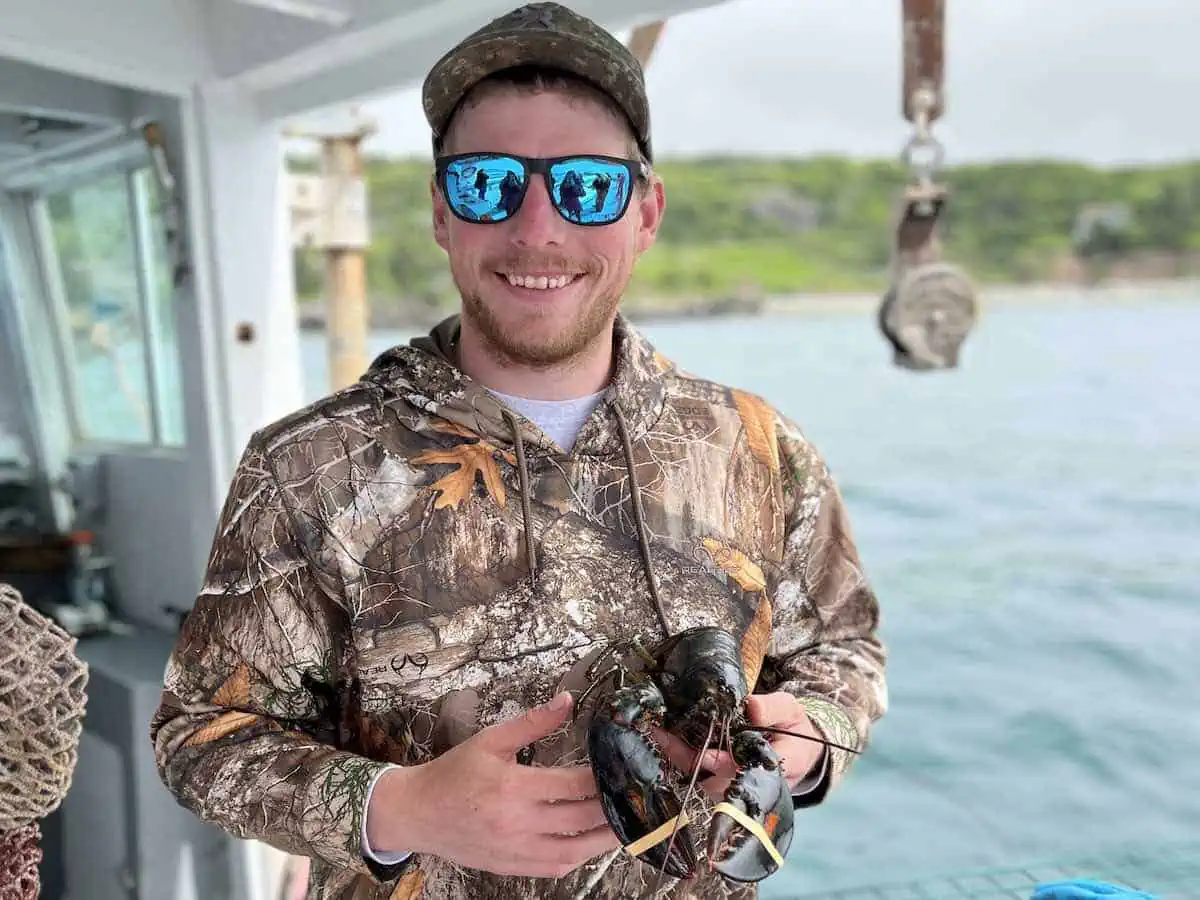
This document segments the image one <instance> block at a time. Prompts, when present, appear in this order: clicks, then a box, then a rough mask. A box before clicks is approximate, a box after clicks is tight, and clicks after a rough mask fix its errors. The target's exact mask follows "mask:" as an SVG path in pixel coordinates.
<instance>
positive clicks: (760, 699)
mask: <svg viewBox="0 0 1200 900" xmlns="http://www.w3.org/2000/svg"><path fill="white" fill-rule="evenodd" d="M746 715H747V718H749V720H750V723H751V724H752V725H769V726H772V727H774V728H782V729H784V730H785V731H794V732H796V733H798V734H806V735H809V736H810V737H814V738H820V737H821V734H820V732H818V731H817V729H816V727H815V726H814V725H813V724H812V722H811V721H810V720H809V718H808V716H807V715H805V714H804V707H803V706H802V705H801V704H800V701H799V700H797V699H796V698H795V697H793V696H792V695H791V694H788V693H786V692H784V691H777V692H775V693H774V694H752V695H750V697H749V698H748V699H747V701H746ZM766 737H767V738H768V739H769V740H770V743H771V746H772V747H773V748H774V750H775V752H776V753H778V754H779V756H780V757H781V758H782V759H783V771H784V774H785V775H786V777H787V780H788V785H789V786H790V787H793V788H794V787H795V786H796V785H797V784H799V783H800V782H801V781H802V780H803V779H804V777H805V776H806V775H807V774H808V773H809V771H810V770H811V769H812V768H813V766H815V765H816V764H817V762H818V761H819V760H820V759H821V754H822V753H823V752H824V750H825V748H824V746H823V745H822V744H819V743H817V742H816V741H806V740H805V739H804V738H798V737H791V736H790V735H786V734H772V733H771V732H766ZM654 738H655V740H657V741H658V742H659V744H660V746H661V747H662V748H663V752H664V753H665V754H666V756H667V759H669V760H670V761H671V764H672V765H673V766H675V767H676V768H677V769H679V770H680V771H682V772H688V773H690V772H691V771H692V767H693V766H694V765H695V764H696V756H697V753H698V751H697V750H695V749H693V748H692V747H689V746H688V745H687V744H686V743H685V742H684V741H682V740H681V739H679V738H678V737H676V736H675V735H673V734H667V733H666V732H665V731H662V730H661V729H654ZM714 740H715V737H714ZM700 771H701V777H700V780H699V785H700V786H701V787H702V788H703V789H704V791H705V793H707V794H708V795H709V796H710V797H711V798H712V799H714V800H720V799H721V798H722V797H723V796H724V794H725V789H726V788H727V787H729V783H730V782H731V781H732V780H733V777H734V775H736V774H737V765H736V764H735V763H734V761H733V756H732V755H731V754H729V753H727V752H726V751H724V750H708V751H706V752H705V754H704V760H703V761H702V762H701V768H700Z"/></svg>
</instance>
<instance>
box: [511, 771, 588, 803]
mask: <svg viewBox="0 0 1200 900" xmlns="http://www.w3.org/2000/svg"><path fill="white" fill-rule="evenodd" d="M520 768H521V776H522V779H523V784H522V790H523V792H524V795H525V796H526V797H528V798H529V799H531V800H540V801H543V802H545V803H554V802H557V801H560V800H588V799H591V798H593V797H596V796H597V795H598V791H597V789H596V776H595V775H593V774H592V768H591V766H553V767H539V766H521V767H520Z"/></svg>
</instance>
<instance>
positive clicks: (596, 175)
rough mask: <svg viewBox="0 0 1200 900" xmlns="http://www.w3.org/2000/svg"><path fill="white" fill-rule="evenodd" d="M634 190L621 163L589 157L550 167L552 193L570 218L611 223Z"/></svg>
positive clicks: (588, 223)
mask: <svg viewBox="0 0 1200 900" xmlns="http://www.w3.org/2000/svg"><path fill="white" fill-rule="evenodd" d="M631 189H632V185H631V184H630V178H629V170H628V169H627V168H625V166H623V165H622V164H621V163H616V162H612V161H611V160H607V159H593V158H591V157H587V156H580V157H576V158H575V159H568V160H563V161H562V162H557V163H555V164H554V165H553V166H551V167H550V194H551V196H552V197H553V198H554V202H555V204H556V205H557V206H558V208H559V210H561V211H562V213H563V215H565V216H566V217H567V218H568V219H569V220H570V221H572V222H578V223H579V224H580V225H609V224H611V223H613V222H615V221H617V219H619V218H620V217H621V216H622V215H623V214H624V212H625V207H626V205H627V204H628V202H629V192H630V190H631Z"/></svg>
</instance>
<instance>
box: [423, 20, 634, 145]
mask: <svg viewBox="0 0 1200 900" xmlns="http://www.w3.org/2000/svg"><path fill="white" fill-rule="evenodd" d="M527 65H539V66H546V67H548V68H553V69H560V70H563V71H566V72H569V73H571V74H573V75H577V76H579V77H580V78H583V79H584V80H586V81H589V82H591V83H592V84H593V85H595V86H596V87H597V88H599V89H600V90H601V91H603V92H604V93H605V94H608V95H609V96H610V97H611V98H612V99H613V100H614V101H615V102H616V104H617V105H618V106H619V107H620V108H621V109H622V110H623V111H624V112H625V115H626V117H627V118H628V119H629V122H630V124H631V125H632V126H633V130H634V135H635V136H636V137H637V139H638V143H639V144H641V148H642V152H643V153H645V154H646V158H647V159H648V160H649V159H652V155H651V146H650V104H649V101H648V100H647V99H646V82H645V75H644V73H643V71H642V65H641V63H639V62H638V60H637V58H636V57H635V56H634V55H633V54H632V53H630V52H629V49H628V48H627V47H626V46H625V45H624V44H622V43H621V42H620V41H618V40H617V39H616V38H615V37H613V35H612V34H611V33H609V32H608V31H607V30H605V29H604V28H602V27H601V26H600V25H598V24H596V23H595V22H593V21H592V20H591V19H588V18H586V17H584V16H581V15H579V13H577V12H574V11H573V10H570V9H567V8H566V7H565V6H562V5H560V4H558V3H529V4H526V5H525V6H521V7H518V8H517V9H514V10H512V11H511V12H509V13H506V14H505V15H503V16H501V17H500V18H498V19H495V20H493V21H492V22H489V23H488V24H487V25H484V26H483V27H482V28H480V29H479V30H478V31H476V32H474V33H473V34H471V35H469V36H467V37H466V38H465V39H464V40H463V41H462V42H460V43H459V44H458V45H457V46H456V47H454V48H452V49H451V50H450V52H448V53H447V54H446V55H445V56H443V57H442V58H441V59H440V60H438V61H437V62H436V63H435V64H434V66H433V68H432V69H431V70H430V72H429V74H428V75H427V76H426V78H425V84H424V86H423V87H422V90H421V101H422V103H423V104H424V107H425V118H426V119H427V120H428V121H429V125H430V127H431V128H432V129H433V138H434V142H435V144H436V143H437V142H438V141H439V140H440V139H441V138H442V136H443V135H444V134H445V131H446V127H447V126H448V125H449V123H450V117H451V116H452V115H453V113H454V111H455V109H457V107H458V104H459V102H460V101H461V100H462V98H463V97H464V96H466V94H467V92H468V91H470V90H471V88H472V87H474V86H475V85H476V84H477V83H478V82H480V81H481V80H483V79H484V78H486V77H487V76H489V75H492V74H495V73H496V72H499V71H501V70H503V69H509V68H512V67H514V66H527Z"/></svg>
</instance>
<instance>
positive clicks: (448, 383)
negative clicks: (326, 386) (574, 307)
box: [363, 315, 671, 456]
mask: <svg viewBox="0 0 1200 900" xmlns="http://www.w3.org/2000/svg"><path fill="white" fill-rule="evenodd" d="M460 331H461V322H460V317H459V316H458V315H453V316H450V317H448V318H446V319H444V320H443V321H441V322H440V323H438V324H437V325H436V326H434V327H433V328H432V329H431V330H430V331H429V333H428V334H425V335H421V336H420V337H416V338H414V339H413V340H412V341H410V342H409V343H408V344H407V345H402V346H398V347H393V348H391V349H390V350H387V351H385V352H384V353H382V354H381V355H380V356H379V357H377V358H376V359H375V361H374V362H373V363H371V366H370V368H369V369H368V371H367V374H366V375H365V376H364V378H363V380H364V381H365V382H370V383H374V384H376V385H378V386H380V387H381V388H384V389H385V390H387V391H389V392H392V393H396V394H399V395H400V396H402V397H403V398H404V399H405V400H407V401H408V402H409V403H411V404H413V405H414V406H416V407H417V408H419V409H423V410H425V411H426V412H428V413H431V414H432V415H435V416H438V417H440V418H442V419H445V420H447V421H449V422H453V423H455V424H456V425H460V426H462V427H463V428H466V429H468V430H469V431H471V432H473V433H474V434H477V435H479V436H480V437H481V438H483V439H485V440H487V441H489V442H490V443H492V444H494V445H496V446H497V447H501V448H504V449H506V450H508V449H513V450H515V449H516V445H517V444H518V442H519V443H522V444H524V445H525V446H527V447H536V448H538V449H540V450H542V451H546V452H550V451H552V450H553V449H554V447H553V445H552V443H551V442H550V441H549V439H548V438H547V437H546V436H545V434H543V433H542V431H541V429H539V428H538V427H537V425H535V424H534V423H533V422H530V421H529V420H528V419H526V418H525V417H524V416H522V415H521V414H520V413H517V412H515V411H513V410H510V409H508V408H507V407H506V406H504V405H503V404H502V403H501V402H500V400H499V399H497V398H496V396H495V395H494V394H492V393H491V392H490V391H488V390H487V389H486V388H485V387H484V386H483V385H482V384H480V383H479V382H477V381H475V380H473V379H472V378H470V377H469V376H468V375H466V374H465V373H464V372H463V371H462V368H461V363H460V360H459V353H458V349H459V334H460ZM613 344H614V350H615V352H616V371H615V373H614V377H613V379H612V381H611V382H610V383H609V385H608V387H607V389H606V390H605V392H604V396H603V398H602V399H601V402H600V404H599V405H598V406H597V408H596V410H595V411H594V412H593V414H592V416H591V417H590V418H589V419H588V420H587V421H586V422H585V423H584V424H583V427H582V428H581V429H580V431H579V435H578V437H577V438H576V442H575V446H574V449H573V450H572V453H574V454H579V455H589V456H590V455H597V456H604V455H608V454H615V453H621V452H622V445H623V440H622V438H621V421H622V420H623V424H624V427H625V428H626V429H627V431H628V436H629V438H630V439H631V440H632V441H635V442H636V441H638V440H639V439H640V438H642V437H643V436H644V435H645V434H646V433H647V432H648V431H649V430H650V429H651V428H652V427H653V426H654V425H655V423H656V422H657V421H658V419H659V417H660V416H661V415H662V412H663V407H664V404H665V402H666V386H665V381H664V378H665V376H666V374H667V372H668V371H669V370H670V369H671V364H670V363H669V362H668V361H667V360H666V359H665V358H664V357H663V356H662V355H661V354H659V353H658V352H657V351H656V350H655V349H654V347H653V346H652V345H651V344H650V342H649V341H648V340H646V338H645V337H644V336H643V335H642V334H641V333H640V332H639V331H637V329H635V328H634V327H633V326H632V325H631V324H630V323H629V321H628V320H627V319H626V318H625V317H623V316H618V317H617V320H616V323H615V327H614V329H613Z"/></svg>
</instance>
